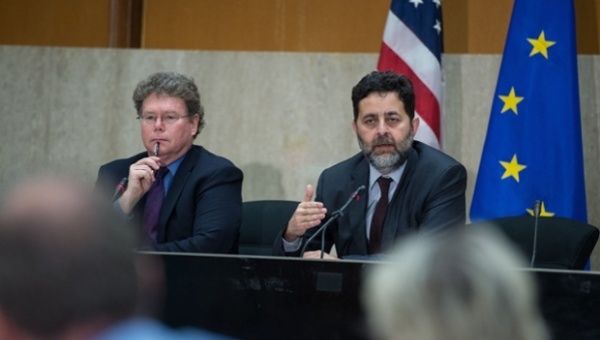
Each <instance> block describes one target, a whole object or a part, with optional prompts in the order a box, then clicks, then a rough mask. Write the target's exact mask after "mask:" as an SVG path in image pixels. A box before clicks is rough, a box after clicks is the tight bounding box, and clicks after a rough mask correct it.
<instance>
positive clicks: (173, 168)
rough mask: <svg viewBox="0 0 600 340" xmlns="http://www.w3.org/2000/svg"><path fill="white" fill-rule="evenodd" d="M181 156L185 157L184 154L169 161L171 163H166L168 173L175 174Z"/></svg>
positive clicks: (181, 160) (181, 158) (181, 159)
mask: <svg viewBox="0 0 600 340" xmlns="http://www.w3.org/2000/svg"><path fill="white" fill-rule="evenodd" d="M183 157H185V155H183V156H181V157H179V158H177V159H176V160H174V161H173V162H171V164H169V165H167V169H169V173H170V174H172V175H173V176H175V173H177V169H179V166H180V165H181V162H183Z"/></svg>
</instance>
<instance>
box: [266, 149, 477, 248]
mask: <svg viewBox="0 0 600 340" xmlns="http://www.w3.org/2000/svg"><path fill="white" fill-rule="evenodd" d="M406 162H407V163H406V167H405V169H404V173H403V174H402V178H401V179H400V183H398V187H397V188H396V191H395V192H394V196H393V197H392V200H391V201H390V205H389V207H388V210H387V215H386V219H385V223H384V227H383V235H382V250H383V251H385V250H386V249H389V247H390V246H391V245H392V244H393V243H394V241H395V240H397V239H398V238H400V237H402V236H403V235H405V234H406V233H409V232H414V231H423V230H431V231H433V230H439V229H445V228H448V227H451V226H458V225H464V223H465V188H466V183H467V175H466V170H465V168H464V166H462V165H461V164H460V163H458V162H457V161H456V160H454V159H452V158H451V157H450V156H448V155H446V154H444V153H442V152H440V151H438V150H436V149H434V148H431V147H429V146H427V145H425V144H423V143H421V142H417V141H415V142H414V143H413V148H412V149H411V150H410V151H409V155H408V158H407V161H406ZM361 185H365V186H367V187H368V185H369V161H368V160H367V158H366V157H365V156H364V155H363V154H362V153H359V154H356V155H355V156H353V157H351V158H349V159H347V160H345V161H343V162H341V163H338V164H336V165H334V166H332V167H330V168H328V169H326V170H325V171H323V173H321V176H320V177H319V182H318V185H317V195H316V200H317V201H319V202H323V204H324V205H325V207H326V208H327V211H328V213H331V212H333V211H335V210H337V209H339V208H340V207H341V206H342V205H343V204H344V203H345V202H346V201H347V200H348V198H349V197H350V195H351V194H352V192H354V191H355V190H356V189H357V188H358V187H359V186H361ZM360 196H362V197H361V198H360V199H359V200H358V201H354V202H352V203H351V204H350V206H349V207H348V210H347V211H346V213H345V214H344V215H343V216H342V217H340V218H339V219H338V220H337V221H336V222H334V223H332V224H331V225H330V226H329V227H328V229H327V233H326V239H325V249H326V250H329V249H330V248H331V246H332V245H333V244H335V246H336V251H337V254H338V256H339V257H345V256H349V255H354V256H366V255H368V249H367V236H366V217H365V216H366V213H367V202H368V197H366V196H368V190H366V191H364V192H363V194H361V195H360ZM328 217H329V216H327V217H326V218H325V219H327V218H328ZM316 229H317V227H315V228H313V229H311V230H309V231H308V232H307V233H306V234H305V236H304V240H306V239H308V238H309V237H310V235H311V234H312V233H313V232H314V231H315V230H316ZM284 231H285V229H284V230H283V231H282V232H281V233H280V234H279V235H278V237H277V239H276V240H275V244H274V252H275V254H277V255H284V252H283V244H282V235H283V232H284ZM307 249H310V250H315V249H320V238H319V237H316V238H315V242H313V244H309V245H308V247H307ZM286 255H299V251H298V252H295V253H288V254H286Z"/></svg>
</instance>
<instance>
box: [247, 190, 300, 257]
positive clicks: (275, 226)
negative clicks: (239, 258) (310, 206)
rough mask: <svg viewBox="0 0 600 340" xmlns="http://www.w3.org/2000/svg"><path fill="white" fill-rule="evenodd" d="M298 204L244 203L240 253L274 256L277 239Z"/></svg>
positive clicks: (274, 202) (274, 201)
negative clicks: (274, 243) (274, 244)
mask: <svg viewBox="0 0 600 340" xmlns="http://www.w3.org/2000/svg"><path fill="white" fill-rule="evenodd" d="M298 203H299V202H296V201H283V200H264V201H248V202H243V204H242V226H241V228H240V245H239V253H240V254H244V255H272V254H273V242H274V241H275V237H277V234H278V233H279V232H280V231H281V230H282V229H283V228H284V227H285V226H286V225H287V223H288V221H289V220H290V217H291V216H292V214H293V213H294V210H296V207H297V206H298Z"/></svg>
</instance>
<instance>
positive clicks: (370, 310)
mask: <svg viewBox="0 0 600 340" xmlns="http://www.w3.org/2000/svg"><path fill="white" fill-rule="evenodd" d="M390 260H391V261H392V263H384V264H380V265H376V266H375V268H373V269H372V270H371V271H370V272H368V276H367V278H366V283H365V290H364V295H363V298H364V302H365V306H366V308H367V316H368V321H369V324H370V325H371V328H372V331H373V334H374V335H375V336H376V337H377V338H381V339H402V340H442V339H444V340H480V339H487V340H495V339H498V340H500V339H502V340H506V339H510V340H543V339H547V338H548V335H547V330H546V326H545V324H544V321H543V320H542V318H541V316H540V313H539V310H538V308H537V304H536V302H537V299H536V291H535V289H534V285H533V282H532V279H531V277H530V276H529V274H527V273H526V272H524V271H522V270H519V269H518V267H525V263H524V262H523V261H522V260H521V259H520V258H519V257H518V256H517V255H516V251H515V250H514V249H512V247H511V246H510V245H509V244H508V243H506V241H504V240H503V239H501V238H500V236H498V235H496V234H491V233H490V232H489V231H481V230H470V229H466V230H462V229H461V230H458V231H452V232H449V233H446V234H437V235H421V236H415V237H413V238H409V239H407V240H405V241H404V242H403V243H401V244H400V245H399V246H398V248H397V249H396V250H395V251H394V252H393V253H392V255H391V258H390Z"/></svg>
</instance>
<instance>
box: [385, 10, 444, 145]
mask: <svg viewBox="0 0 600 340" xmlns="http://www.w3.org/2000/svg"><path fill="white" fill-rule="evenodd" d="M441 14H442V10H441V0H392V4H391V5H390V11H389V13H388V18H387V22H386V24H385V31H384V33H383V42H382V44H381V52H380V54H379V62H378V63H377V69H378V70H380V71H394V72H396V73H400V74H404V75H405V76H407V77H408V78H409V79H410V80H411V81H412V83H413V86H414V89H415V101H416V102H415V111H416V112H415V115H416V116H418V117H420V118H421V124H420V126H419V129H418V130H417V134H416V137H415V139H417V140H420V141H422V142H424V143H427V144H429V145H431V146H433V147H436V148H438V149H439V148H440V141H441V128H440V112H441V110H440V107H441V103H442V72H441V54H442V15H441Z"/></svg>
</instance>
